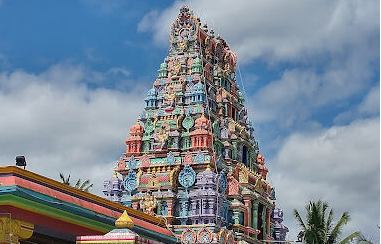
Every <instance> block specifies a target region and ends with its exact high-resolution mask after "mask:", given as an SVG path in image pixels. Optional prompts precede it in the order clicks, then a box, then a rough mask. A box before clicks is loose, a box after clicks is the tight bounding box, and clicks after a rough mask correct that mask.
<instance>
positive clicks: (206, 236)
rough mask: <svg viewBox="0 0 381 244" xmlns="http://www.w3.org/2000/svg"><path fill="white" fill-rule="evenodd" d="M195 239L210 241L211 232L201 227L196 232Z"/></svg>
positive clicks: (203, 241)
mask: <svg viewBox="0 0 381 244" xmlns="http://www.w3.org/2000/svg"><path fill="white" fill-rule="evenodd" d="M197 240H198V242H199V243H210V242H212V232H211V231H210V230H208V229H206V228H202V229H201V230H199V232H198V234H197Z"/></svg>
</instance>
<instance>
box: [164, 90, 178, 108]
mask: <svg viewBox="0 0 381 244" xmlns="http://www.w3.org/2000/svg"><path fill="white" fill-rule="evenodd" d="M164 98H165V103H166V105H167V107H166V108H165V111H167V112H170V111H173V110H174V109H175V102H176V99H175V98H176V92H175V89H174V88H173V87H172V86H168V88H167V92H166V93H165V94H164Z"/></svg>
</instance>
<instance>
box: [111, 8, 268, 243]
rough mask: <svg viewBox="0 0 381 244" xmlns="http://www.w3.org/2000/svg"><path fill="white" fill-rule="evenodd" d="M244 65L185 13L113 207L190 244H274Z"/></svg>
mask: <svg viewBox="0 0 381 244" xmlns="http://www.w3.org/2000/svg"><path fill="white" fill-rule="evenodd" d="M236 63H237V57H236V55H235V53H234V52H233V51H232V50H231V49H230V48H229V45H228V44H227V43H226V42H225V41H224V40H223V39H222V38H221V37H219V36H218V37H215V36H214V32H213V30H211V31H209V30H208V27H207V25H204V26H203V27H201V24H200V20H199V19H198V18H196V17H194V15H193V12H192V11H190V10H189V8H188V7H186V6H183V7H181V9H180V13H179V15H178V17H177V18H176V19H175V21H174V23H173V24H172V27H171V31H170V48H169V54H168V56H167V57H166V58H165V59H164V61H163V63H162V64H161V65H160V68H159V70H158V75H157V79H156V80H155V81H154V83H153V86H152V88H151V89H150V90H149V91H148V93H147V97H146V98H145V99H144V102H145V109H144V111H143V112H142V113H141V115H140V118H139V119H138V120H137V122H136V124H135V125H133V126H132V127H131V128H130V136H129V137H128V138H127V139H126V140H125V143H126V147H127V148H126V152H125V153H124V156H123V157H121V158H120V160H119V162H118V164H117V166H116V168H115V172H117V173H119V174H120V175H122V177H123V187H120V181H118V180H117V179H115V177H113V178H112V179H111V180H109V181H105V185H104V187H105V193H106V195H107V197H108V198H109V199H114V200H115V201H119V202H121V203H123V204H125V205H127V206H130V207H132V208H134V209H137V210H140V211H143V212H145V213H147V214H151V215H155V216H156V215H157V216H162V217H163V218H165V220H166V222H167V226H168V228H170V229H171V231H173V232H174V233H176V234H177V235H178V237H179V239H181V241H182V242H183V243H263V240H273V239H274V238H273V234H272V232H273V231H272V229H273V227H274V225H275V222H274V220H273V219H272V218H271V214H272V211H273V209H274V208H275V202H274V201H275V198H274V197H272V196H273V195H274V191H273V188H271V186H270V184H269V183H268V181H267V180H266V175H267V172H268V170H267V168H266V166H265V158H264V157H263V156H261V155H260V154H259V149H258V143H257V142H256V141H255V139H254V137H253V133H252V132H253V128H252V126H251V123H250V122H249V121H248V119H247V110H246V108H245V107H244V99H243V96H242V93H241V92H240V90H239V87H238V85H237V83H236ZM110 184H113V186H110ZM121 195H122V196H121ZM120 196H121V197H120Z"/></svg>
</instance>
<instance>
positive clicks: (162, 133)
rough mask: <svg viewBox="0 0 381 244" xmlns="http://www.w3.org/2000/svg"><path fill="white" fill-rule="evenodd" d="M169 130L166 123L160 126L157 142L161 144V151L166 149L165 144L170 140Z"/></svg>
mask: <svg viewBox="0 0 381 244" xmlns="http://www.w3.org/2000/svg"><path fill="white" fill-rule="evenodd" d="M169 128H170V127H169V124H168V123H167V122H165V123H163V124H162V125H161V126H160V129H159V131H158V132H157V133H156V140H157V141H158V142H159V144H160V149H161V150H162V149H163V148H164V146H165V143H166V142H167V140H168V137H169V135H168V133H169Z"/></svg>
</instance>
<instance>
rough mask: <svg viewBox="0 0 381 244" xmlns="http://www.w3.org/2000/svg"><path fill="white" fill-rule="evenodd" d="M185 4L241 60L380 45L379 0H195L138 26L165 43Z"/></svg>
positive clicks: (151, 15) (287, 57) (155, 14)
mask: <svg viewBox="0 0 381 244" xmlns="http://www.w3.org/2000/svg"><path fill="white" fill-rule="evenodd" d="M182 4H186V5H188V6H190V7H191V8H192V9H193V10H194V12H195V13H196V14H197V16H199V17H200V18H201V19H202V21H205V22H207V23H208V24H209V28H210V29H212V28H213V26H215V28H216V29H215V32H217V33H219V34H221V36H222V37H224V38H225V39H226V40H227V42H228V43H229V44H230V45H231V47H232V49H233V50H234V51H236V52H237V54H238V58H239V60H242V61H244V62H246V61H250V60H252V59H254V58H263V59H266V60H269V61H290V60H305V59H308V58H309V57H312V56H314V55H317V56H319V55H321V53H322V52H327V53H342V54H345V52H346V51H348V50H351V49H352V48H353V46H364V45H365V47H366V46H368V47H369V44H370V43H369V42H372V45H378V42H377V39H378V35H379V34H378V33H379V21H378V20H379V1H377V0H365V1H362V0H350V1H348V0H335V1H331V0H324V1H321V0H308V1H298V0H291V1H282V0H277V1H266V0H256V1H251V0H241V1H233V0H224V1H221V0H213V1H203V0H192V1H177V2H175V3H174V4H173V5H172V6H171V7H169V8H167V9H165V10H164V11H161V12H157V11H151V12H149V13H148V14H147V15H146V16H144V18H143V19H142V21H141V22H140V24H139V26H138V30H140V31H152V32H153V36H154V40H155V41H156V42H157V43H159V44H161V45H163V46H165V47H167V43H168V40H169V27H170V26H171V23H172V22H173V20H174V19H175V18H176V16H177V13H178V11H179V8H180V6H181V5H182Z"/></svg>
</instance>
